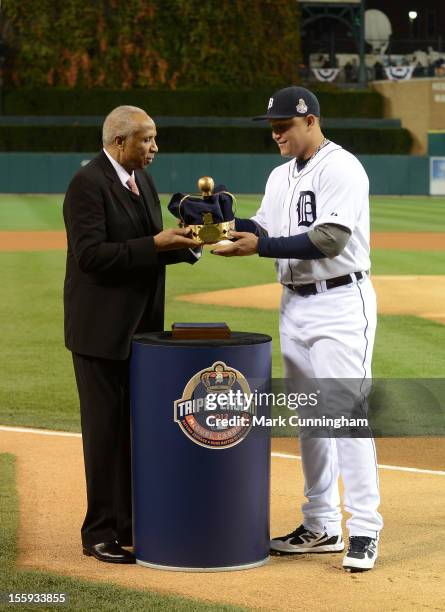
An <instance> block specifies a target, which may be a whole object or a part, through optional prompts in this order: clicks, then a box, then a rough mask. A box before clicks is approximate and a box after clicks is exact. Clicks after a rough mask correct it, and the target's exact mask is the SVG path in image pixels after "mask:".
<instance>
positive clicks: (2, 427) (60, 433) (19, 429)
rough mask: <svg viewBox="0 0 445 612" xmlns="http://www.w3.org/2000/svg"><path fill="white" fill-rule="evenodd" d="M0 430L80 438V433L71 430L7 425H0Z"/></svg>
mask: <svg viewBox="0 0 445 612" xmlns="http://www.w3.org/2000/svg"><path fill="white" fill-rule="evenodd" d="M0 431H10V432H13V433H32V434H38V435H39V436H62V437H63V438H81V437H82V434H80V433H74V432H71V431H54V430H53V429H33V428H32V427H7V426H6V425H0Z"/></svg>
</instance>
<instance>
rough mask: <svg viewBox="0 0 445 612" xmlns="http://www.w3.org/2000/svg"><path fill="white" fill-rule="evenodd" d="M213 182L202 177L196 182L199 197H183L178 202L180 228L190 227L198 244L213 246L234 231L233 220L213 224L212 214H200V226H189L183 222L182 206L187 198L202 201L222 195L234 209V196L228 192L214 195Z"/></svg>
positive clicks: (210, 178) (209, 178) (219, 192)
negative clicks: (228, 199)
mask: <svg viewBox="0 0 445 612" xmlns="http://www.w3.org/2000/svg"><path fill="white" fill-rule="evenodd" d="M214 188H215V182H214V180H213V179H212V177H211V176H202V177H201V178H200V179H199V180H198V189H199V191H200V192H201V195H200V196H199V195H198V196H197V195H191V194H187V195H185V196H184V197H183V198H182V199H181V201H180V202H179V218H180V226H181V227H190V228H191V230H192V237H193V240H195V241H196V242H197V243H198V244H201V245H202V244H215V243H217V242H220V241H221V240H228V239H229V232H230V230H234V229H235V219H232V220H231V221H222V222H219V223H215V220H214V217H213V214H212V212H205V213H203V214H202V221H203V222H202V224H199V225H191V224H187V223H186V222H185V221H184V215H183V213H184V210H183V206H184V204H185V202H186V200H187V199H188V198H194V199H195V201H196V199H198V198H200V199H202V200H203V201H204V200H205V198H208V197H210V196H212V195H219V194H224V195H226V196H229V197H230V198H231V199H232V206H233V205H235V208H236V199H235V196H234V195H233V194H231V193H229V192H228V191H218V192H217V193H214V191H213V190H214Z"/></svg>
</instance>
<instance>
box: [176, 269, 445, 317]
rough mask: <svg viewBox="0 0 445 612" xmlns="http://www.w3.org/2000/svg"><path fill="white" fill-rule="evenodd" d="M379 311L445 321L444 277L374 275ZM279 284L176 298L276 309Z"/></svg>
mask: <svg viewBox="0 0 445 612" xmlns="http://www.w3.org/2000/svg"><path fill="white" fill-rule="evenodd" d="M372 282H373V285H374V287H375V290H376V293H377V306H378V311H379V313H380V314H393V315H395V314H399V315H414V316H417V317H423V318H425V319H431V320H433V321H436V322H438V323H445V276H411V275H400V276H394V275H385V276H373V277H372ZM281 293H282V287H281V285H279V284H278V283H270V284H267V285H254V286H251V287H240V288H237V289H220V290H218V291H209V292H206V293H191V294H188V295H180V296H178V297H177V298H176V299H177V300H181V301H184V302H191V303H192V304H213V305H218V306H232V307H235V308H236V307H237V308H259V309H261V310H277V309H278V308H279V306H280V299H281Z"/></svg>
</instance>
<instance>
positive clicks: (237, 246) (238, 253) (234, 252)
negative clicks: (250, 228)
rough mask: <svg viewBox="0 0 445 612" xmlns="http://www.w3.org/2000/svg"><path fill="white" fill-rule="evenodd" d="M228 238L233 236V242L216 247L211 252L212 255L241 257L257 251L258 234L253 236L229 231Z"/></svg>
mask: <svg viewBox="0 0 445 612" xmlns="http://www.w3.org/2000/svg"><path fill="white" fill-rule="evenodd" d="M230 238H235V239H236V240H235V242H232V244H228V245H227V246H226V245H225V246H220V247H217V248H216V249H213V250H212V251H211V252H212V253H213V254H214V255H222V256H223V257H243V256H245V255H254V254H255V253H258V236H255V234H251V233H250V232H235V231H231V232H230Z"/></svg>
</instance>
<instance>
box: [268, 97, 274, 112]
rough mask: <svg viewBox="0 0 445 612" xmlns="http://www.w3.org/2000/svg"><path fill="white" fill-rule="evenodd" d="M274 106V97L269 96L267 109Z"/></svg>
mask: <svg viewBox="0 0 445 612" xmlns="http://www.w3.org/2000/svg"><path fill="white" fill-rule="evenodd" d="M272 106H273V98H269V104H268V105H267V110H269V109H270V108H272Z"/></svg>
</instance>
